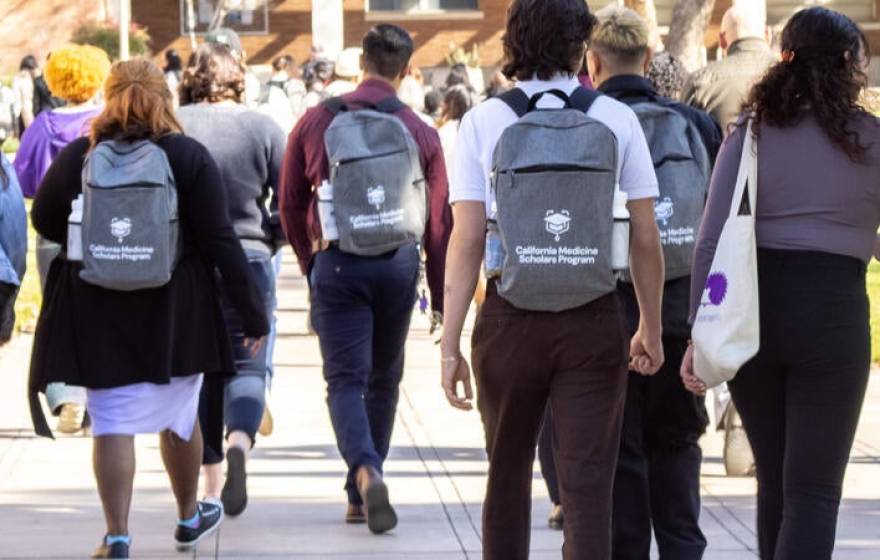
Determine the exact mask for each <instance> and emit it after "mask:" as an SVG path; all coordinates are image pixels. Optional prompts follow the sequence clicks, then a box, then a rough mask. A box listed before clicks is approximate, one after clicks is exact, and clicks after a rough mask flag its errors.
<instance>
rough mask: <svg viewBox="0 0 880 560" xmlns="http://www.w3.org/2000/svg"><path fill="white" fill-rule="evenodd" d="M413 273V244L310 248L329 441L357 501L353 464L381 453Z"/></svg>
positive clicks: (371, 461)
mask: <svg viewBox="0 0 880 560" xmlns="http://www.w3.org/2000/svg"><path fill="white" fill-rule="evenodd" d="M418 279H419V250H418V248H417V247H416V246H415V245H409V246H406V247H402V248H400V249H398V250H397V251H394V252H392V253H388V254H386V255H383V256H380V257H374V258H369V257H359V256H356V255H350V254H346V253H343V252H342V251H340V250H338V249H333V248H331V249H329V250H327V251H323V252H321V253H318V254H317V255H315V261H314V265H313V267H312V270H311V274H310V286H311V303H312V324H313V325H314V327H315V332H316V333H317V334H318V339H319V340H320V343H321V355H322V356H323V358H324V379H326V381H327V406H328V407H329V409H330V419H331V420H332V422H333V430H334V432H335V433H336V444H337V445H338V447H339V452H340V453H342V457H343V458H344V459H345V462H346V464H347V465H348V469H349V470H348V478H347V480H346V485H345V489H346V492H347V493H348V502H349V503H350V504H361V503H362V500H361V496H360V495H359V494H358V490H357V487H356V485H355V480H354V475H355V473H356V472H357V468H358V467H360V466H370V467H373V468H375V469H376V470H378V471H379V472H382V465H383V463H384V462H385V458H386V456H387V455H388V449H389V446H390V445H391V432H392V430H393V429H394V416H395V415H396V413H397V400H398V396H399V385H400V380H401V379H402V377H403V357H404V345H405V344H406V335H407V333H408V332H409V324H410V319H411V318H412V312H413V307H414V306H415V301H416V284H417V283H418Z"/></svg>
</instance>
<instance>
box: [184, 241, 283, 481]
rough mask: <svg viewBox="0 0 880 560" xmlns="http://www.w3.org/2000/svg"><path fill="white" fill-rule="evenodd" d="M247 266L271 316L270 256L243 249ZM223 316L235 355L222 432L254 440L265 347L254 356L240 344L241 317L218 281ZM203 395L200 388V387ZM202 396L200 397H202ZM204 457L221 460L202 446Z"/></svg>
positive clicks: (208, 461) (264, 375)
mask: <svg viewBox="0 0 880 560" xmlns="http://www.w3.org/2000/svg"><path fill="white" fill-rule="evenodd" d="M247 256H248V262H249V264H250V267H251V279H252V280H253V281H254V282H256V283H257V287H258V289H259V290H260V293H261V294H263V302H264V303H265V305H266V312H267V314H269V316H270V317H271V314H272V312H273V310H274V308H275V270H274V267H273V266H272V261H271V257H270V256H269V255H267V254H263V253H257V252H250V251H248V252H247ZM218 285H219V289H218V291H219V292H220V303H221V307H222V309H223V318H224V319H225V321H226V329H227V331H228V332H229V338H230V342H231V343H232V356H233V358H234V359H235V375H234V376H232V377H229V378H227V379H226V383H225V388H224V396H223V417H224V422H225V424H226V433H227V434H228V433H232V432H244V433H246V434H248V435H249V436H250V438H251V441H256V434H257V430H258V429H259V428H260V421H261V420H262V418H263V409H264V408H265V406H266V379H267V374H268V368H267V362H268V360H269V359H270V358H269V348H268V345H267V344H263V347H262V348H261V349H260V351H259V352H257V354H256V355H255V356H252V355H251V353H250V351H249V350H248V349H247V348H245V346H244V340H245V336H244V331H243V327H242V322H241V317H240V316H239V315H238V311H236V310H235V307H233V305H232V302H231V301H230V300H229V298H228V296H227V295H226V292H225V290H224V289H223V285H222V284H218ZM203 395H204V388H203ZM203 400H204V399H203ZM199 413H200V415H202V416H201V419H202V422H203V424H204V423H205V422H207V418H205V416H204V415H206V414H208V412H207V409H206V407H205V406H200V408H199ZM204 455H205V456H204V461H205V463H206V464H215V463H219V462H220V461H222V460H223V456H222V454H219V453H218V450H214V449H210V448H209V447H207V446H206V447H205V454H204Z"/></svg>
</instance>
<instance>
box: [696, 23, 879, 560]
mask: <svg viewBox="0 0 880 560" xmlns="http://www.w3.org/2000/svg"><path fill="white" fill-rule="evenodd" d="M867 45H868V43H867V41H866V40H865V36H864V34H863V33H862V32H861V31H860V30H859V28H858V27H857V26H856V24H855V23H853V22H852V20H850V19H849V18H847V17H846V16H844V15H842V14H839V13H837V12H833V11H831V10H828V9H825V8H810V9H808V10H804V11H802V12H799V13H797V14H796V15H794V16H793V17H792V18H791V20H790V21H789V23H788V24H787V25H786V27H785V29H784V30H783V32H782V60H781V61H780V62H779V63H778V64H776V65H775V66H773V67H772V68H771V69H770V70H769V71H768V72H767V74H766V75H765V76H764V78H763V79H762V80H761V82H760V83H758V84H757V85H756V86H755V87H754V89H753V90H752V92H751V95H750V97H749V99H748V101H747V103H746V106H745V111H746V113H747V115H748V116H749V117H750V118H751V119H752V123H753V127H754V131H755V134H756V136H757V155H758V160H759V162H760V163H759V167H758V185H759V188H758V201H757V208H756V209H755V212H756V221H757V223H756V232H757V243H758V271H759V291H760V301H761V309H760V332H761V347H760V351H759V352H758V354H757V355H756V356H755V357H754V358H753V359H752V360H751V361H750V362H748V363H747V364H746V365H745V366H744V367H743V368H742V369H741V370H740V371H739V373H738V375H737V376H736V379H734V380H733V382H732V383H730V391H731V393H732V395H733V400H734V402H735V403H736V406H737V408H738V409H739V411H740V413H741V414H742V420H743V423H744V425H745V429H746V432H747V433H748V437H749V441H750V442H751V444H752V448H753V449H754V453H755V463H756V467H757V477H758V541H759V545H760V553H761V558H762V559H764V560H770V559H773V560H789V559H795V558H796V559H798V560H826V559H830V558H831V554H832V551H833V549H834V538H835V527H836V524H837V514H838V509H839V505H840V499H841V487H842V484H843V478H844V472H845V470H846V465H847V462H848V460H849V454H850V449H851V447H852V443H853V437H854V435H855V430H856V426H857V424H858V420H859V414H860V411H861V408H862V402H863V400H864V396H865V388H866V385H867V382H868V373H869V369H870V361H871V341H870V324H869V314H868V298H867V295H866V293H865V269H866V266H867V264H868V262H869V261H870V259H871V255H872V252H873V250H874V244H875V241H876V232H877V227H878V225H880V126H878V120H877V119H876V118H875V117H873V116H872V115H870V114H868V113H867V112H866V111H865V110H864V109H862V107H861V106H860V105H859V98H860V95H861V93H862V92H863V90H864V89H865V87H866V86H867V83H868V80H867V77H866V75H865V70H866V68H867V66H868V59H869V53H868V52H867ZM745 122H746V119H745V118H744V119H743V120H741V121H740V123H739V126H737V127H736V128H735V129H734V130H733V132H732V134H731V136H730V137H729V138H728V139H727V141H726V142H725V144H724V146H723V147H722V148H721V152H720V154H719V156H718V161H717V163H716V167H715V174H714V177H713V179H712V186H711V189H710V194H709V200H708V204H707V207H706V215H705V218H704V220H703V225H702V230H701V231H700V236H699V240H698V243H697V253H696V259H695V266H694V274H693V284H692V291H691V302H692V304H691V310H692V317H693V316H694V315H695V312H696V309H697V308H698V307H699V306H700V299H701V295H702V293H703V287H704V286H705V284H706V278H707V275H708V272H709V267H710V264H711V262H712V259H713V256H714V253H715V248H716V245H717V242H718V238H719V235H720V233H721V229H722V226H723V223H724V220H725V218H726V217H727V216H728V213H729V210H730V207H731V204H732V203H734V204H737V205H741V204H742V202H741V201H739V200H733V201H732V200H731V199H732V193H733V191H734V186H735V183H736V177H737V169H738V167H739V163H740V159H741V156H740V154H741V152H742V148H743V143H744V139H745V134H746V126H745ZM693 374H694V372H693V356H692V349H691V350H689V351H688V356H687V357H686V358H685V364H684V366H683V367H682V377H683V379H684V381H685V384H686V385H687V386H688V388H689V389H691V390H692V391H694V392H697V393H702V392H703V391H705V386H704V385H703V384H702V383H701V382H700V381H699V380H698V379H697V378H696V377H694V375H693Z"/></svg>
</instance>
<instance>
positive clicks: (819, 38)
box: [744, 7, 870, 162]
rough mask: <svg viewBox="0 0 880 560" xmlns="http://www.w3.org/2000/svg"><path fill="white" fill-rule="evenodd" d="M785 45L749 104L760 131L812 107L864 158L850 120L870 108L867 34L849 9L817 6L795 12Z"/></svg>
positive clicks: (844, 145) (839, 140)
mask: <svg viewBox="0 0 880 560" xmlns="http://www.w3.org/2000/svg"><path fill="white" fill-rule="evenodd" d="M781 46H782V61H781V62H779V63H777V64H776V65H774V66H773V67H771V68H770V70H768V71H767V74H766V75H765V76H764V78H763V79H762V80H761V81H760V82H759V83H758V84H757V85H756V86H755V87H754V88H753V89H752V92H751V94H750V95H749V98H748V100H747V101H746V104H745V108H744V109H745V111H746V112H747V113H751V114H752V115H753V119H754V121H753V122H754V128H755V132H756V133H757V134H760V127H761V125H762V124H764V123H766V124H768V125H770V126H774V127H780V128H784V127H787V126H792V125H794V124H797V123H798V122H799V121H800V119H801V118H803V117H804V116H805V115H806V114H807V113H808V112H809V114H811V115H813V116H814V117H815V119H816V120H817V121H818V123H819V126H821V127H822V129H823V130H824V131H825V133H826V134H827V135H828V137H829V138H830V139H831V141H832V142H833V143H834V144H836V145H837V146H838V147H840V149H842V150H843V151H844V152H846V154H847V155H848V156H849V158H850V159H851V160H853V161H854V162H862V161H864V158H865V152H866V151H867V149H868V148H867V147H866V146H864V145H863V144H862V143H861V142H860V140H859V135H858V133H857V132H856V131H855V130H853V129H851V128H850V123H851V119H852V117H854V116H858V115H862V114H866V111H865V109H864V108H862V106H861V105H860V103H859V101H860V98H861V94H862V92H863V90H864V89H865V88H866V87H867V85H868V77H867V75H866V74H865V71H864V70H863V68H864V65H866V64H867V61H868V60H869V59H870V52H869V48H870V47H869V45H868V41H867V39H866V37H865V34H864V33H863V32H862V31H861V29H859V27H858V26H857V25H856V24H855V22H853V21H852V20H851V19H850V18H848V17H846V16H845V15H843V14H841V13H838V12H834V11H832V10H829V9H827V8H821V7H814V8H809V9H806V10H803V11H800V12H798V13H796V14H795V15H794V16H792V18H791V19H790V20H789V22H788V24H786V26H785V29H783V30H782V39H781Z"/></svg>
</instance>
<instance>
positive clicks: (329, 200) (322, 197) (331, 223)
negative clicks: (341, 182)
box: [318, 179, 339, 241]
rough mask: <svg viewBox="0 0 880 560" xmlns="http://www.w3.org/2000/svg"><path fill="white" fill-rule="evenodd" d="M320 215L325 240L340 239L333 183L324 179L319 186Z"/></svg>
mask: <svg viewBox="0 0 880 560" xmlns="http://www.w3.org/2000/svg"><path fill="white" fill-rule="evenodd" d="M318 216H319V217H320V219H321V232H322V233H321V235H322V237H323V238H324V241H338V240H339V229H338V228H337V227H336V211H335V209H334V207H333V184H332V183H330V182H329V181H327V180H326V179H325V180H324V182H323V183H321V186H320V187H318Z"/></svg>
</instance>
